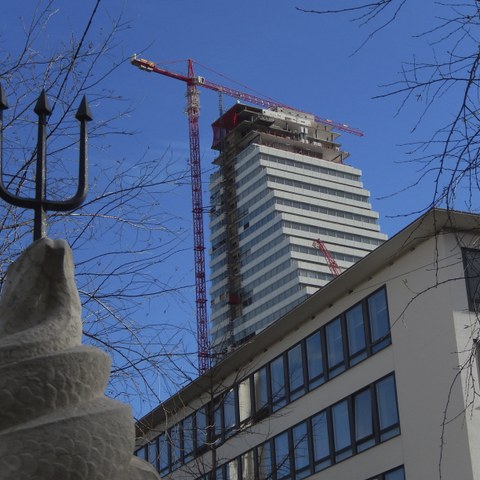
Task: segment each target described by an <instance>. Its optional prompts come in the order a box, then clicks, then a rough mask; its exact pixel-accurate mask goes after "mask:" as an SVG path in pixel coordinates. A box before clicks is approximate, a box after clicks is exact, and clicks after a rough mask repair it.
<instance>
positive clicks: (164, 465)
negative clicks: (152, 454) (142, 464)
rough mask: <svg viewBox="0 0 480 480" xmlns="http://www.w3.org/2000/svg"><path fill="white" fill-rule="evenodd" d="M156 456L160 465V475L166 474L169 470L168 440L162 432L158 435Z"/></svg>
mask: <svg viewBox="0 0 480 480" xmlns="http://www.w3.org/2000/svg"><path fill="white" fill-rule="evenodd" d="M158 452H159V453H158V457H159V460H160V462H159V464H160V465H159V466H160V475H162V476H163V475H166V474H167V473H168V472H169V470H170V455H169V448H168V440H167V437H166V436H165V434H164V433H161V434H160V435H159V436H158Z"/></svg>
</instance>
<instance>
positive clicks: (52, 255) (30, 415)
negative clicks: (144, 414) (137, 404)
mask: <svg viewBox="0 0 480 480" xmlns="http://www.w3.org/2000/svg"><path fill="white" fill-rule="evenodd" d="M73 277H74V266H73V261H72V254H71V251H70V248H69V247H68V245H67V243H66V242H65V241H63V240H51V239H47V238H45V239H41V240H38V241H37V242H35V243H33V244H32V245H31V246H30V247H29V248H28V249H27V250H26V251H25V252H23V254H22V255H21V256H20V258H19V259H18V260H17V261H15V262H14V263H13V264H12V265H11V266H10V268H9V269H8V273H7V278H6V280H5V283H4V285H3V290H2V294H1V298H0V480H7V479H8V480H107V479H108V480H155V479H159V478H160V477H159V476H158V474H157V473H156V472H155V470H154V469H153V467H151V466H150V464H148V463H146V462H144V461H142V460H140V459H138V458H136V457H133V456H132V452H133V448H134V423H133V419H132V415H131V411H130V407H128V406H127V405H124V404H122V403H120V402H117V401H115V400H111V399H109V398H107V397H105V396H104V394H103V392H104V390H105V386H106V384H107V382H108V377H109V374H110V358H109V356H108V355H106V354H105V353H103V352H102V351H100V350H98V349H96V348H93V347H89V346H85V345H81V337H82V320H81V306H80V299H79V296H78V291H77V288H76V285H75V282H74V278H73Z"/></svg>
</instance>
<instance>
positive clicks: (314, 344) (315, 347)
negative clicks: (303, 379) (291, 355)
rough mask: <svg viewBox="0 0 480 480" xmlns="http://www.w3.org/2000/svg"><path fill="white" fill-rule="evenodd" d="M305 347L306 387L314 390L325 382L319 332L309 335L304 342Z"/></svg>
mask: <svg viewBox="0 0 480 480" xmlns="http://www.w3.org/2000/svg"><path fill="white" fill-rule="evenodd" d="M305 346H306V349H307V355H306V357H307V373H308V385H309V388H314V387H316V386H318V385H321V384H322V383H323V382H324V381H325V377H324V374H323V356H322V339H321V336H320V332H316V333H314V334H313V335H310V336H309V337H308V338H307V340H306V341H305Z"/></svg>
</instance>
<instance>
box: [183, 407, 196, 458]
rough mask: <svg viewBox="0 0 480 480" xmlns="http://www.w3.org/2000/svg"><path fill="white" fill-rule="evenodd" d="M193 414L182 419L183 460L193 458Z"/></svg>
mask: <svg viewBox="0 0 480 480" xmlns="http://www.w3.org/2000/svg"><path fill="white" fill-rule="evenodd" d="M193 433H194V431H193V415H189V416H188V417H186V418H185V419H184V420H183V457H184V461H185V462H189V461H190V460H191V459H192V458H193V446H194V445H193Z"/></svg>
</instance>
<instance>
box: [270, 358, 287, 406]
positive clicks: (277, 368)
mask: <svg viewBox="0 0 480 480" xmlns="http://www.w3.org/2000/svg"><path fill="white" fill-rule="evenodd" d="M270 379H271V383H272V385H271V386H272V406H273V411H275V410H278V409H279V408H281V407H283V406H284V405H285V404H286V397H285V393H286V392H285V369H284V365H283V355H282V356H280V357H278V358H276V359H275V360H273V361H272V362H271V363H270Z"/></svg>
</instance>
